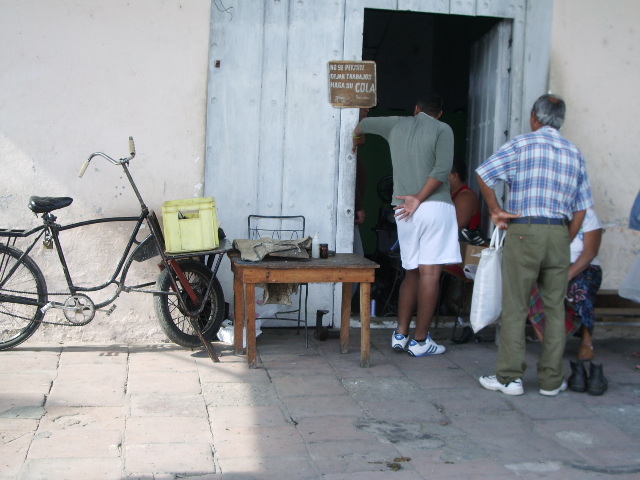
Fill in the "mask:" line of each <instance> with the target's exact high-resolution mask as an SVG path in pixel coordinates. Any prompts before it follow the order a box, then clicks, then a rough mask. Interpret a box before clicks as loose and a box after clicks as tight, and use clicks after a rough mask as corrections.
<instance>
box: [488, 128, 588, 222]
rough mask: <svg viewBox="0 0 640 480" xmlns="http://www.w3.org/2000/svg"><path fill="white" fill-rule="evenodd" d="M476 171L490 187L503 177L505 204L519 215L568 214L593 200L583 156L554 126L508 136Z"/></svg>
mask: <svg viewBox="0 0 640 480" xmlns="http://www.w3.org/2000/svg"><path fill="white" fill-rule="evenodd" d="M476 172H477V173H478V175H480V177H481V178H482V180H483V181H484V182H485V183H486V184H487V186H488V187H491V188H493V187H494V186H495V184H496V183H497V182H498V181H499V180H504V181H505V182H506V183H507V184H508V185H509V190H510V193H509V198H508V200H507V204H506V205H505V210H506V211H508V212H510V213H520V214H522V216H523V217H547V218H567V219H569V220H570V219H571V218H573V212H577V211H580V210H586V209H587V208H588V207H591V206H592V205H593V197H592V195H591V188H590V186H589V178H588V176H587V166H586V162H585V160H584V157H583V156H582V153H581V152H580V150H578V148H577V147H576V146H575V145H574V144H573V143H571V142H570V141H568V140H567V139H565V138H564V137H563V136H562V135H560V132H558V130H556V129H555V128H551V127H546V126H545V127H542V128H540V129H538V130H537V131H535V132H532V133H528V134H525V135H519V136H517V137H515V138H513V139H512V140H510V141H509V142H507V143H505V144H504V145H503V146H502V147H500V149H499V150H498V151H497V152H496V153H495V154H493V155H492V156H491V157H489V158H488V159H487V160H486V161H485V162H484V163H483V164H482V165H481V166H480V167H479V168H478V169H477V170H476Z"/></svg>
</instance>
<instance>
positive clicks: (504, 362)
mask: <svg viewBox="0 0 640 480" xmlns="http://www.w3.org/2000/svg"><path fill="white" fill-rule="evenodd" d="M565 111H566V107H565V103H564V101H563V100H562V99H561V98H560V97H558V96H556V95H543V96H541V97H540V98H538V100H536V102H535V104H534V105H533V109H532V111H531V119H530V123H531V130H532V132H531V133H528V134H524V135H520V136H517V137H515V138H513V139H512V140H511V141H509V142H507V143H506V144H505V145H503V146H502V147H500V149H499V150H498V151H497V152H496V153H495V154H494V155H492V156H491V157H490V158H489V159H487V160H486V161H485V162H484V163H483V164H482V165H481V166H480V167H479V168H478V169H477V170H476V173H477V174H478V180H479V183H480V191H481V192H482V195H483V197H484V199H485V201H486V202H487V206H488V207H489V211H490V213H491V219H492V220H493V222H494V223H495V225H496V226H497V228H501V229H508V230H507V236H506V238H505V244H504V251H503V258H502V326H501V329H500V339H499V349H498V361H497V365H496V375H495V376H493V375H492V376H483V377H480V384H481V385H482V386H483V387H484V388H487V389H488V390H494V391H500V392H503V393H506V394H508V395H522V393H524V389H523V387H522V377H523V375H524V371H525V369H526V363H525V329H524V327H525V322H526V319H527V307H528V303H529V298H530V297H531V291H532V289H533V287H534V285H535V284H536V282H537V283H538V286H539V289H540V293H541V297H542V301H543V303H544V309H545V313H546V315H547V323H546V325H545V337H544V343H543V345H542V352H541V355H540V361H539V363H538V380H539V382H540V394H542V395H548V396H554V395H557V394H558V393H559V392H561V391H563V390H565V389H566V388H567V383H566V381H565V380H564V376H563V369H562V356H563V354H564V347H565V340H566V337H565V330H564V316H565V311H564V295H565V292H566V290H567V282H568V271H569V264H570V253H569V244H570V243H571V240H572V239H573V237H575V236H576V234H577V233H578V231H579V230H580V226H581V225H582V221H583V220H584V216H585V213H586V209H587V208H588V207H591V206H592V205H593V198H592V195H591V188H590V186H589V179H588V177H587V168H586V164H585V160H584V157H583V156H582V154H581V153H580V151H579V150H578V148H577V147H576V146H575V145H574V144H573V143H571V142H570V141H568V140H567V139H565V138H564V137H563V136H562V135H560V132H559V131H558V129H559V128H560V127H561V125H562V123H563V121H564V116H565ZM498 181H504V182H506V184H507V185H508V186H509V198H508V200H507V202H506V204H505V206H504V209H503V208H501V207H500V205H499V203H498V200H497V197H496V194H495V191H494V190H493V187H494V186H495V185H496V183H497V182H498Z"/></svg>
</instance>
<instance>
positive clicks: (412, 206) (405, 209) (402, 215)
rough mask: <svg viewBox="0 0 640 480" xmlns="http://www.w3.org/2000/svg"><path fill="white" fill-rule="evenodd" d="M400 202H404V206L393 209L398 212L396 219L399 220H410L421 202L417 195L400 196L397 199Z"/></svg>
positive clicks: (395, 215)
mask: <svg viewBox="0 0 640 480" xmlns="http://www.w3.org/2000/svg"><path fill="white" fill-rule="evenodd" d="M396 198H397V199H399V200H404V203H403V204H402V205H398V206H397V207H393V210H394V211H395V212H396V213H395V214H394V217H396V218H397V219H398V220H402V219H404V220H409V219H410V218H411V217H412V216H413V214H414V213H416V210H418V207H419V206H420V203H421V202H420V200H418V197H416V196H415V195H398V196H397V197H396Z"/></svg>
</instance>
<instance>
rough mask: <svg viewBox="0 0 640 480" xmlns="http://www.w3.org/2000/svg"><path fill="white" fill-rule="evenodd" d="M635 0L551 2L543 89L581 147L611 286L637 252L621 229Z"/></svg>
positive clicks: (630, 129) (629, 170)
mask: <svg viewBox="0 0 640 480" xmlns="http://www.w3.org/2000/svg"><path fill="white" fill-rule="evenodd" d="M639 23H640V2H638V1H637V0H616V1H615V2H610V1H606V0H561V1H556V2H555V3H554V27H553V40H552V55H551V73H550V81H549V85H550V89H551V91H552V92H554V93H558V94H559V95H561V96H562V97H563V98H564V99H565V100H566V102H567V109H568V111H567V118H566V121H565V125H564V127H563V128H562V132H563V134H564V135H565V136H566V137H567V138H569V139H570V140H572V141H574V142H575V143H576V144H577V145H578V147H580V149H581V150H582V151H583V153H584V155H585V157H586V159H587V164H588V169H589V176H590V180H591V185H592V188H593V192H594V196H595V207H596V211H597V212H598V215H599V216H600V219H601V221H602V222H603V223H604V226H605V228H606V233H605V235H604V237H603V242H602V246H601V249H600V258H601V260H602V262H603V270H604V280H603V288H618V287H619V285H620V282H621V281H622V278H624V275H625V274H626V272H627V270H628V268H629V265H630V263H631V262H632V260H633V258H635V255H636V254H637V253H638V251H640V233H639V232H634V231H632V230H629V229H628V228H627V226H628V222H629V211H630V209H631V204H632V202H633V199H634V198H635V195H636V193H637V192H638V189H639V188H640V168H639V166H638V165H639V162H638V158H637V157H638V151H640V136H639V135H638V123H637V120H636V117H637V112H638V111H639V110H640V96H639V95H638V93H637V88H638V87H637V84H638V78H640V52H639V50H638V45H639V44H640V38H639V35H638V33H639V28H638V25H639Z"/></svg>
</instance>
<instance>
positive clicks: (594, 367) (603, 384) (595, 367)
mask: <svg viewBox="0 0 640 480" xmlns="http://www.w3.org/2000/svg"><path fill="white" fill-rule="evenodd" d="M587 383H588V387H587V393H588V394H589V395H602V394H603V393H604V392H606V391H607V387H608V382H607V379H606V378H605V377H604V372H603V371H602V364H601V363H600V364H595V363H592V364H591V370H590V371H589V381H588V382H587Z"/></svg>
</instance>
